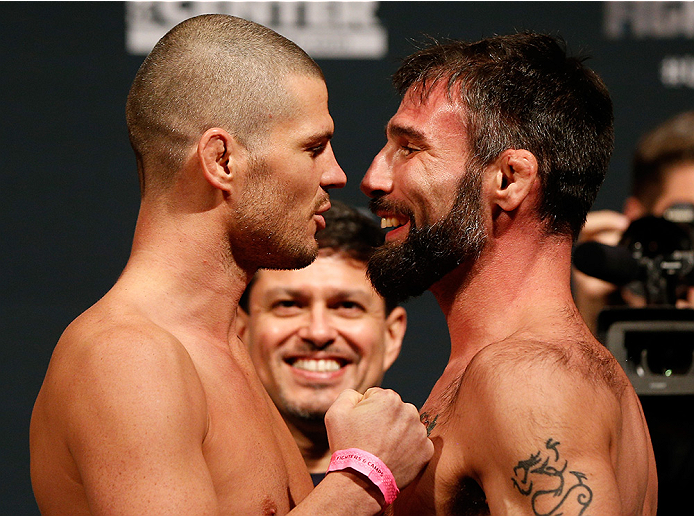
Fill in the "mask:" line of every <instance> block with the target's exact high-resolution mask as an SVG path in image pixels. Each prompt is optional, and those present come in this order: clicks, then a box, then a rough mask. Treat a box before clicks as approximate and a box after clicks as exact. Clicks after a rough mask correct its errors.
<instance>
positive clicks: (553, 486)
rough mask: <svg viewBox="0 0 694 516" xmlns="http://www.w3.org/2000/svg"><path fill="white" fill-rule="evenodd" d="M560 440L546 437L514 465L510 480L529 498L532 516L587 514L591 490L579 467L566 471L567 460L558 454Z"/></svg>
mask: <svg viewBox="0 0 694 516" xmlns="http://www.w3.org/2000/svg"><path fill="white" fill-rule="evenodd" d="M559 444H561V443H559V441H555V440H554V439H551V438H550V439H548V440H547V442H546V443H545V448H546V450H545V451H543V450H539V451H538V452H537V453H535V454H533V455H531V456H530V457H529V458H527V459H525V460H521V461H518V464H517V465H516V466H515V467H514V468H513V477H512V478H511V481H512V482H513V485H514V486H515V487H516V489H518V491H519V492H520V493H521V494H522V495H524V496H527V497H529V498H530V501H531V503H532V508H533V513H534V514H535V516H559V515H563V516H573V515H575V516H583V515H584V514H585V516H588V514H587V513H586V510H587V509H588V506H589V505H590V503H591V501H592V500H593V491H591V489H590V487H588V485H587V484H586V483H585V480H586V479H587V476H586V475H585V474H584V473H581V472H580V471H568V472H567V471H566V470H567V467H568V461H566V460H563V459H561V457H560V456H559Z"/></svg>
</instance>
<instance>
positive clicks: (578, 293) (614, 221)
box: [572, 210, 630, 334]
mask: <svg viewBox="0 0 694 516" xmlns="http://www.w3.org/2000/svg"><path fill="white" fill-rule="evenodd" d="M629 223H630V220H629V219H628V218H627V217H626V216H625V215H623V214H621V213H618V212H616V211H610V210H601V211H594V212H590V213H589V214H588V217H587V219H586V224H585V226H584V227H583V230H582V231H581V234H580V235H579V237H578V241H577V243H582V242H600V243H602V244H607V245H617V244H618V243H619V240H620V238H621V237H622V233H624V231H625V230H626V229H627V227H629ZM572 288H573V293H574V299H575V301H576V306H577V307H578V310H579V312H581V315H582V316H583V319H584V320H585V322H586V324H587V325H588V327H589V328H590V330H591V331H592V332H593V334H595V333H596V332H597V321H598V314H599V313H600V310H602V309H603V308H604V306H605V305H606V303H607V299H608V296H609V295H610V294H611V293H612V292H614V291H615V290H616V289H617V287H616V286H615V285H613V284H611V283H608V282H606V281H602V280H599V279H597V278H593V277H591V276H588V275H587V274H584V273H582V272H580V271H579V270H577V269H576V268H575V267H574V268H572Z"/></svg>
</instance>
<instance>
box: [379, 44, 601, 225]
mask: <svg viewBox="0 0 694 516" xmlns="http://www.w3.org/2000/svg"><path fill="white" fill-rule="evenodd" d="M584 60H585V58H579V57H569V56H567V53H566V46H565V44H564V43H563V41H561V40H559V39H557V38H554V37H552V36H549V35H542V34H534V33H530V32H526V33H520V34H513V35H505V36H494V37H490V38H486V39H483V40H481V41H478V42H474V43H470V42H465V41H456V40H453V41H446V42H444V43H438V42H435V43H434V44H433V45H432V46H430V47H428V48H424V49H422V50H420V51H418V52H416V53H414V54H412V55H411V56H410V57H408V58H406V59H405V61H404V62H403V64H402V66H401V67H400V69H399V70H398V71H397V72H396V74H395V75H394V77H393V83H394V85H395V87H396V88H397V89H398V90H399V91H400V93H401V94H403V95H404V94H405V92H406V91H407V90H408V89H409V88H411V87H412V88H413V89H415V91H417V92H418V93H419V94H420V95H421V96H422V98H423V99H424V98H426V96H427V95H428V94H429V92H430V91H431V90H432V88H433V86H434V85H435V84H437V83H439V82H441V81H444V83H445V84H446V87H447V91H448V94H449V97H450V99H451V100H452V101H454V102H460V104H461V107H462V120H461V123H462V125H463V127H464V128H465V129H466V133H467V135H468V144H469V151H470V155H471V163H470V165H471V166H476V167H485V166H487V165H489V164H490V163H492V162H493V161H494V160H495V159H496V158H497V157H498V156H499V155H500V154H501V153H502V152H503V151H505V150H506V149H511V148H515V149H519V148H522V149H526V150H529V151H530V152H532V153H533V154H534V155H535V157H536V159H537V161H538V175H539V178H540V181H541V183H542V199H541V201H540V204H539V206H538V214H539V216H540V218H541V220H545V221H547V229H548V231H549V232H555V233H567V234H571V235H572V236H573V237H574V238H576V237H577V236H578V233H579V232H580V230H581V227H582V226H583V224H584V222H585V218H586V215H587V213H588V210H589V209H590V207H591V206H592V204H593V202H594V200H595V197H596V196H597V193H598V190H599V188H600V186H601V184H602V182H603V180H604V177H605V173H606V172H607V165H608V162H609V159H610V155H611V153H612V146H613V140H614V137H613V125H612V123H613V117H612V101H611V99H610V96H609V93H608V91H607V88H606V87H605V85H604V84H603V82H602V80H601V79H600V78H599V77H598V76H597V74H596V73H595V72H593V71H592V70H589V69H588V68H586V67H585V66H583V61H584Z"/></svg>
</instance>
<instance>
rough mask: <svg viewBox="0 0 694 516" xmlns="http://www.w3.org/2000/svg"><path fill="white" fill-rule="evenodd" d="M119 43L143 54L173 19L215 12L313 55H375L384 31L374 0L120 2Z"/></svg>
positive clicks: (382, 46) (384, 45) (381, 52)
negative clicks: (121, 35)
mask: <svg viewBox="0 0 694 516" xmlns="http://www.w3.org/2000/svg"><path fill="white" fill-rule="evenodd" d="M125 8H126V12H125V13H126V19H125V31H126V34H125V46H126V50H127V52H128V53H130V54H135V55H146V54H148V53H149V51H150V50H152V47H154V45H155V44H156V42H157V41H158V40H159V39H160V38H161V37H162V36H163V35H164V34H166V33H167V32H168V31H169V30H170V29H171V28H173V27H174V26H175V25H176V24H178V23H180V22H182V21H183V20H185V19H187V18H190V17H192V16H197V15H199V14H205V13H220V14H230V15H233V16H239V17H241V18H245V19H247V20H251V21H254V22H256V23H260V24H262V25H265V26H267V27H270V28H271V29H273V30H275V31H277V32H278V33H280V34H282V35H283V36H284V37H286V38H289V39H291V40H292V41H293V42H295V43H296V44H297V45H299V46H300V47H301V48H303V49H304V50H305V51H306V52H307V53H308V54H309V55H310V56H311V57H313V58H314V59H381V58H382V57H384V56H385V55H386V54H387V53H388V33H387V31H386V29H385V27H383V26H382V25H381V23H380V20H379V19H378V16H377V15H376V9H377V8H378V2H329V1H328V2H126V4H125Z"/></svg>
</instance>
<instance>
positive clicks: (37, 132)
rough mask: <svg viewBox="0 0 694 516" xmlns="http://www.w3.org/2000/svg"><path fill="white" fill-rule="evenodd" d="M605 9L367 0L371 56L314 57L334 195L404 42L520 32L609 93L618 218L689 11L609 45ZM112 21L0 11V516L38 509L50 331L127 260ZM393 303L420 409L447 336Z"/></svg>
mask: <svg viewBox="0 0 694 516" xmlns="http://www.w3.org/2000/svg"><path fill="white" fill-rule="evenodd" d="M615 4H617V3H615ZM619 5H621V4H619ZM689 5H691V3H689ZM185 8H186V6H185V5H184V6H183V9H185ZM610 8H615V6H614V5H612V6H611V7H610V4H608V3H603V2H512V3H506V2H491V3H485V2H474V3H473V2H384V3H381V4H380V5H379V7H378V11H377V14H378V18H379V20H380V23H381V25H382V26H383V27H385V29H386V30H387V31H388V54H387V56H385V57H384V58H383V59H378V60H356V59H349V60H326V59H318V61H319V63H320V64H321V66H322V67H323V69H324V72H325V75H326V78H327V82H328V88H329V91H330V107H331V113H332V115H333V118H334V119H335V123H336V133H335V139H334V142H333V144H334V149H335V154H336V156H337V159H338V161H339V162H340V164H341V165H342V167H343V168H344V170H345V172H346V173H347V175H348V179H349V182H348V185H347V187H346V188H345V189H344V190H341V191H338V192H335V193H334V194H333V195H334V197H335V198H338V199H341V200H344V201H347V202H350V203H352V204H357V205H360V206H366V198H365V197H364V196H363V195H362V194H361V193H360V192H359V181H360V179H361V177H362V175H363V173H364V172H365V171H366V169H367V168H368V166H369V164H370V161H371V159H372V157H373V156H374V155H375V154H376V153H377V152H378V150H379V149H380V147H381V146H382V145H383V143H384V136H383V128H384V126H385V123H386V122H387V120H388V118H389V117H390V116H391V115H392V114H393V113H394V111H395V109H396V108H397V104H398V100H397V98H396V97H395V95H394V93H393V92H392V90H391V88H390V83H389V77H390V75H391V74H392V73H393V71H394V70H395V69H396V67H397V64H398V59H399V58H402V57H404V56H406V55H407V54H409V53H411V52H412V50H413V46H412V41H411V40H412V39H417V40H421V39H422V35H423V34H430V35H433V36H439V37H447V36H450V37H455V38H463V39H479V38H480V37H484V36H490V35H493V34H495V33H510V32H514V31H516V30H523V29H533V30H536V31H542V32H551V33H554V34H560V35H561V36H563V37H564V39H566V41H567V42H568V43H569V47H570V48H571V49H573V50H575V51H578V50H586V51H588V52H589V53H590V54H592V55H593V56H594V57H593V59H591V60H590V61H589V63H590V65H591V67H592V68H594V69H595V70H596V71H597V72H598V73H599V74H600V75H601V76H602V77H603V79H604V80H605V82H606V83H607V85H608V87H609V89H610V91H611V92H612V96H613V100H614V107H615V134H616V148H615V152H614V155H613V159H612V163H611V166H610V172H609V174H608V177H607V180H606V183H605V185H604V187H603V189H602V191H601V193H600V196H599V197H598V201H597V203H596V206H595V207H596V208H610V209H616V210H619V209H621V205H622V202H623V201H624V199H625V198H626V196H627V195H628V188H629V161H630V156H631V152H632V149H633V147H634V145H635V143H636V141H637V139H638V137H639V136H640V135H641V134H642V133H643V132H644V131H645V130H647V129H649V128H650V127H652V126H653V125H655V124H656V123H659V122H661V121H663V120H664V119H666V118H668V117H669V116H671V115H673V114H675V113H676V112H679V111H682V110H688V109H692V108H694V89H693V88H694V64H692V63H694V57H692V54H694V44H693V41H692V37H694V15H693V14H694V13H692V14H688V13H690V12H691V7H689V6H687V5H684V4H682V3H678V2H674V3H668V4H660V6H655V7H654V4H650V5H648V4H644V3H641V2H631V3H629V5H627V6H622V8H623V9H625V10H626V11H625V12H627V13H628V14H627V15H625V16H626V17H625V18H624V20H625V21H624V22H623V23H619V24H618V25H616V26H613V27H616V31H617V33H618V36H617V37H613V36H609V35H608V29H607V27H608V24H607V22H606V20H607V19H608V11H609V9H610ZM649 9H655V10H653V11H652V12H650V11H649ZM208 12H214V9H211V10H210V11H208ZM644 13H645V14H644ZM125 17H126V5H125V4H123V3H115V2H95V3H91V2H70V3H54V2H37V3H16V2H2V3H0V62H1V63H2V73H0V123H1V124H2V125H1V128H0V131H1V133H0V142H1V144H2V147H1V151H2V152H1V154H0V166H1V167H2V177H3V178H4V180H5V181H6V182H5V183H3V186H2V187H0V188H1V191H2V203H1V204H0V227H1V228H2V233H1V240H0V242H1V245H2V251H1V252H0V270H1V271H2V273H1V274H0V281H1V284H0V293H1V295H2V297H1V298H0V339H2V341H1V342H0V350H1V351H0V352H1V353H2V355H1V356H0V363H1V364H2V374H1V375H0V381H1V382H2V384H1V387H2V389H1V391H0V392H2V393H3V396H4V400H3V403H2V408H3V411H4V412H5V414H4V417H3V423H2V434H0V443H1V445H0V446H1V449H2V456H0V459H1V460H0V464H1V465H2V473H0V474H1V475H2V478H0V513H2V514H8V515H16V516H21V515H36V514H38V509H37V508H36V505H35V503H34V500H33V495H32V492H31V484H30V480H29V447H28V427H29V419H30V415H31V408H32V405H33V401H34V399H35V397H36V394H37V392H38V390H39V388H40V385H41V381H42V379H43V375H44V373H45V370H46V367H47V365H48V361H49V358H50V354H51V352H52V349H53V346H54V345H55V342H56V341H57V340H58V338H59V336H60V334H61V333H62V331H63V329H64V328H65V326H67V324H69V322H70V321H71V320H72V319H73V318H74V317H76V316H77V315H78V314H80V313H81V312H82V311H83V310H85V309H86V308H87V307H89V306H90V305H91V304H92V303H94V302H95V301H96V300H97V299H98V298H99V297H101V296H102V295H103V294H104V293H105V292H106V291H107V290H108V289H109V288H110V286H111V285H112V284H113V283H114V282H115V280H116V279H117V277H118V275H119V273H120V272H121V270H122V268H123V266H124V265H125V263H126V260H127V257H128V253H129V247H130V243H131V236H132V232H133V229H134V224H135V219H136V216H137V209H138V201H139V192H138V183H137V174H136V169H135V161H134V159H133V157H132V155H131V150H130V147H129V144H128V139H127V133H126V127H125V119H124V105H125V98H126V95H127V92H128V88H129V86H130V82H131V80H132V78H133V76H134V74H135V72H136V70H137V68H138V66H139V65H140V63H141V62H142V59H143V58H144V56H142V55H129V54H128V53H127V52H126V50H125ZM673 56H675V57H676V58H678V59H680V61H679V62H680V63H681V65H680V66H681V69H680V71H679V74H680V77H681V78H682V81H681V83H679V84H671V83H667V81H666V83H664V82H663V80H662V79H661V66H662V64H663V62H664V60H667V59H669V58H672V57H673ZM407 308H408V310H409V316H410V317H409V330H408V334H407V337H406V340H405V345H404V348H403V353H402V355H401V358H400V359H399V360H398V362H396V364H395V366H394V367H393V369H392V370H391V371H390V372H389V373H388V374H387V376H386V381H385V385H386V386H387V387H392V388H395V389H396V390H397V391H398V392H400V393H401V395H402V397H403V398H404V399H405V400H406V401H411V402H413V403H415V404H416V405H418V406H420V405H421V404H422V403H423V402H424V400H425V399H426V396H427V394H428V392H429V390H430V389H431V387H432V385H433V383H434V381H435V380H436V378H437V377H438V376H439V373H440V371H441V370H442V368H443V366H444V365H445V363H446V360H447V357H448V335H447V330H446V327H445V321H444V320H443V317H442V316H441V314H440V312H439V309H438V307H437V305H436V303H435V302H434V300H433V298H432V297H431V296H430V295H429V294H428V293H427V294H426V295H424V296H423V297H421V298H419V299H416V300H414V301H411V302H409V303H408V304H407ZM670 402H672V401H670ZM673 410H675V411H676V410H677V409H676V408H675V409H673Z"/></svg>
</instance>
